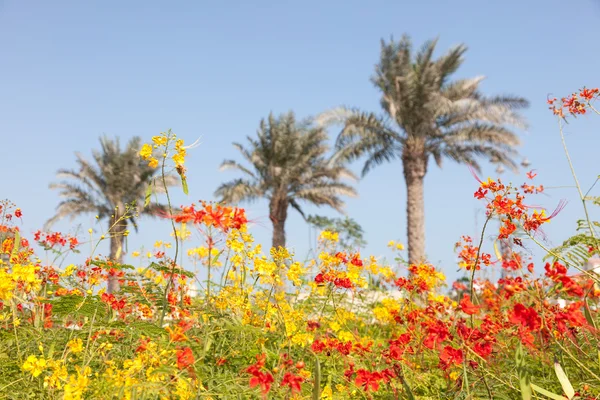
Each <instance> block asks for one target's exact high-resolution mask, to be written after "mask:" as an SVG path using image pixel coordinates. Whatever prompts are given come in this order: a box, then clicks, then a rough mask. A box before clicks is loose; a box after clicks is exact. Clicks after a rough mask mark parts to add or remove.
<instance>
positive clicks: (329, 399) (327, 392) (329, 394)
mask: <svg viewBox="0 0 600 400" xmlns="http://www.w3.org/2000/svg"><path fill="white" fill-rule="evenodd" d="M321 398H322V399H323V400H333V390H331V385H327V386H325V387H324V388H323V391H322V392H321Z"/></svg>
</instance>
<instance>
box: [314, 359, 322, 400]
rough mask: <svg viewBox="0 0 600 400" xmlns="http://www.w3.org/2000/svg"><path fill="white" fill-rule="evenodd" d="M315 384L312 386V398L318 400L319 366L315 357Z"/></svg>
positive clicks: (319, 390) (319, 385)
mask: <svg viewBox="0 0 600 400" xmlns="http://www.w3.org/2000/svg"><path fill="white" fill-rule="evenodd" d="M314 375H315V384H314V386H313V391H312V398H313V400H319V399H320V398H321V364H320V363H319V357H317V356H316V355H315V373H314Z"/></svg>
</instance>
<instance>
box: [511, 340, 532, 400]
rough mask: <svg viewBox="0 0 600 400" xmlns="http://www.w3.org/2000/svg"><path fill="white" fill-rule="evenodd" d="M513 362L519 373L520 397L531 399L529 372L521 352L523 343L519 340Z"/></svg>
mask: <svg viewBox="0 0 600 400" xmlns="http://www.w3.org/2000/svg"><path fill="white" fill-rule="evenodd" d="M515 363H516V365H517V372H518V374H519V386H520V387H521V398H522V399H523V400H531V395H532V392H531V384H530V379H529V373H528V371H527V366H526V363H525V355H524V354H523V345H522V344H521V342H519V345H518V346H517V350H516V352H515Z"/></svg>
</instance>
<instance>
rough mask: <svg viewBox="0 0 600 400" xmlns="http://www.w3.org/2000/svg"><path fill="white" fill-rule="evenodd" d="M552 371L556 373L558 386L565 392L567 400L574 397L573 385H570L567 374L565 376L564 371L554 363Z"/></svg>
mask: <svg viewBox="0 0 600 400" xmlns="http://www.w3.org/2000/svg"><path fill="white" fill-rule="evenodd" d="M554 371H555V372H556V376H557V377H558V380H559V382H560V386H562V388H563V391H564V392H565V394H566V395H567V397H568V398H569V400H570V399H572V398H573V397H574V396H575V389H573V385H571V382H570V381H569V378H568V377H567V374H565V371H564V370H563V369H562V367H561V366H560V364H559V363H557V362H555V363H554Z"/></svg>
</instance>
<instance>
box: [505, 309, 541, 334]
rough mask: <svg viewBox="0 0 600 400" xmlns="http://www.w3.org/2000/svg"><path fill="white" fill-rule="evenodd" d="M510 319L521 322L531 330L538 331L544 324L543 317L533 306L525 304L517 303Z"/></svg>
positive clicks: (514, 322) (515, 322)
mask: <svg viewBox="0 0 600 400" xmlns="http://www.w3.org/2000/svg"><path fill="white" fill-rule="evenodd" d="M509 320H510V322H512V323H513V324H520V325H521V326H523V327H524V328H527V329H528V330H529V331H537V330H538V329H539V328H540V327H541V326H542V319H541V318H540V316H539V315H538V313H537V311H535V309H534V308H533V307H525V306H524V305H523V304H521V303H518V304H515V306H514V308H513V311H512V312H511V313H510V314H509Z"/></svg>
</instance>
